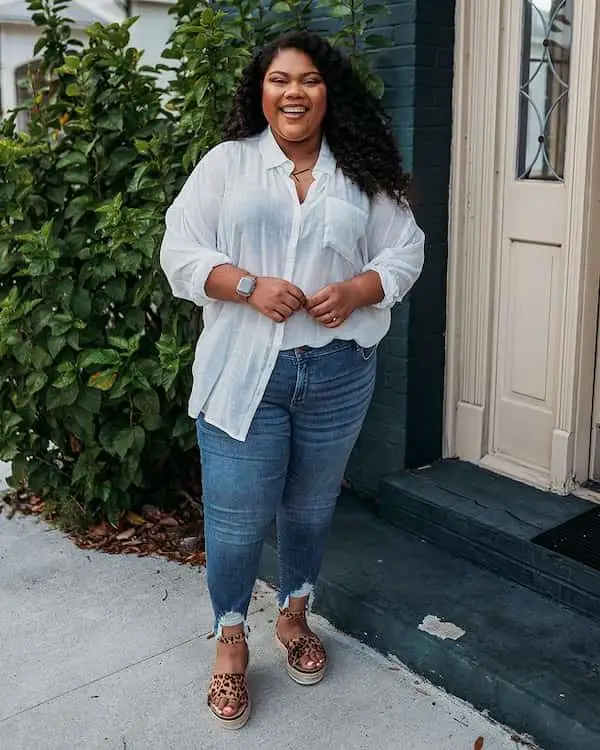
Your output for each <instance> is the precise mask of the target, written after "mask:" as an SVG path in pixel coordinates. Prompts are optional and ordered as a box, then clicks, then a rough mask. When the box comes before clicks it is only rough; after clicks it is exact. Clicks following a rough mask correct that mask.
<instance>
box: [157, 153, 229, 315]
mask: <svg viewBox="0 0 600 750" xmlns="http://www.w3.org/2000/svg"><path fill="white" fill-rule="evenodd" d="M227 145H228V144H226V143H224V144H221V145H220V146H217V147H216V148H214V149H212V151H210V152H209V153H208V154H207V155H206V156H205V157H204V158H203V159H202V160H201V161H200V162H199V163H198V165H197V166H196V168H195V169H194V171H193V172H192V174H191V175H190V176H189V178H188V180H187V181H186V183H185V185H184V186H183V188H182V190H181V192H180V193H179V195H178V196H177V198H175V200H174V201H173V204H172V205H171V206H170V208H169V209H168V211H167V214H166V230H165V234H164V237H163V241H162V245H161V249H160V264H161V266H162V269H163V271H164V272H165V275H166V277H167V279H168V281H169V284H170V286H171V289H172V291H173V294H174V295H175V297H181V298H182V299H186V300H189V301H191V302H194V303H195V304H196V305H198V306H202V305H205V304H207V303H208V302H211V301H213V300H211V298H210V297H208V296H207V294H206V290H205V285H206V280H207V278H208V277H209V275H210V273H211V271H212V270H213V268H216V266H220V265H224V264H227V263H231V259H230V258H229V257H228V256H227V255H226V254H224V253H222V252H219V251H218V250H217V231H218V226H219V213H220V209H221V203H222V200H223V193H224V190H225V175H226V170H227V161H226V159H227V150H226V147H227Z"/></svg>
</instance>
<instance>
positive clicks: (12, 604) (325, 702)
mask: <svg viewBox="0 0 600 750" xmlns="http://www.w3.org/2000/svg"><path fill="white" fill-rule="evenodd" d="M275 614H276V609H275V602H274V597H273V593H272V591H271V590H269V589H268V588H267V587H266V586H265V585H262V584H260V585H258V586H257V590H256V595H255V599H254V601H253V604H252V608H251V614H250V626H251V628H252V635H251V640H250V647H251V665H250V667H251V668H250V690H251V692H252V698H253V715H252V718H251V721H250V722H249V724H248V725H247V727H246V728H245V729H243V730H242V731H241V732H238V733H233V732H229V733H228V732H224V731H223V730H221V729H220V728H219V727H218V726H215V725H214V724H213V723H212V721H211V719H210V717H209V715H208V713H207V709H206V706H205V704H204V691H205V687H206V683H207V678H208V674H209V670H210V666H211V661H212V657H213V651H214V641H213V640H211V639H208V638H207V633H208V631H209V630H210V629H211V610H210V604H209V600H208V596H207V593H206V589H205V585H204V574H203V572H199V571H198V570H194V569H190V568H186V567H182V566H179V565H177V564H175V563H170V562H167V561H164V560H161V559H156V558H137V557H127V556H120V557H113V556H109V555H103V554H99V553H93V552H86V551H82V550H79V549H77V548H76V547H75V546H74V545H73V544H72V543H71V542H70V541H69V540H68V539H67V538H65V537H64V535H62V534H61V533H59V532H57V531H55V530H51V529H49V528H48V527H47V526H46V525H45V524H44V523H42V522H39V521H36V520H34V519H31V518H23V517H15V518H14V519H13V520H11V521H8V520H7V519H6V518H5V517H4V516H3V515H0V675H1V677H0V748H1V750H75V749H77V750H96V749H98V750H100V749H103V750H170V749H171V748H172V749H173V750H208V749H209V748H211V749H212V748H215V749H217V748H242V749H243V750H253V749H254V748H265V749H266V750H271V749H272V750H275V748H277V749H279V748H286V750H296V749H297V750H300V749H302V750H305V749H306V750H320V749H321V748H323V749H325V748H327V750H338V749H339V750H342V749H343V750H370V749H371V748H373V749H375V748H377V749H383V750H387V749H388V748H389V749H390V750H392V749H394V750H417V749H418V750H422V749H424V748H432V749H435V750H473V748H474V745H475V742H476V740H477V739H478V738H479V737H483V739H484V744H483V746H482V747H483V750H515V748H518V747H520V745H519V744H518V743H516V742H515V741H513V740H511V738H510V734H509V733H507V732H505V731H504V730H503V729H501V728H499V727H497V726H495V725H493V724H492V723H490V722H489V721H487V720H486V718H485V717H484V716H482V715H480V714H478V713H477V712H475V711H474V710H473V709H471V708H470V707H467V706H466V705H464V704H463V703H461V702H459V701H458V700H456V699H454V698H452V697H449V696H447V695H446V694H444V693H442V692H440V691H438V690H437V689H435V688H433V687H431V686H430V685H428V684H427V683H424V682H423V681H422V680H421V679H419V678H417V677H415V676H414V675H413V674H411V673H410V672H409V671H408V670H406V669H405V668H404V667H400V666H398V665H395V664H393V663H392V662H390V661H388V660H386V659H384V658H382V657H380V656H379V655H378V654H376V653H374V652H372V651H370V650H369V649H367V648H365V647H363V646H361V645H360V644H359V643H358V642H356V641H354V640H352V639H350V638H347V637H345V636H344V635H342V634H340V633H338V632H336V631H335V630H334V629H333V628H332V627H331V626H330V625H329V624H328V623H326V622H325V621H323V620H319V619H317V620H316V629H318V631H319V633H320V634H321V635H322V636H323V637H324V640H325V641H326V643H327V646H328V649H329V653H330V661H331V671H330V674H329V675H328V677H327V678H326V679H325V681H324V682H323V683H322V684H321V685H319V686H317V687H314V688H302V687H299V686H297V685H295V684H294V683H292V682H291V681H290V680H289V678H288V677H287V676H286V674H285V672H284V669H283V665H282V662H281V656H280V655H279V654H278V653H277V652H276V650H275V648H274V644H273V638H272V632H273V622H274V618H275Z"/></svg>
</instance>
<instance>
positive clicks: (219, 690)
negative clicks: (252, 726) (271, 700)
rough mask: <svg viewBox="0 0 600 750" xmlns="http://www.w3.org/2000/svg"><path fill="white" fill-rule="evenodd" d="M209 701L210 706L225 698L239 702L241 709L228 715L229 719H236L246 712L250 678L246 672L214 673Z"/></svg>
mask: <svg viewBox="0 0 600 750" xmlns="http://www.w3.org/2000/svg"><path fill="white" fill-rule="evenodd" d="M206 698H207V703H208V705H209V706H212V705H215V704H217V703H218V702H219V701H220V700H222V699H223V698H225V699H227V700H228V701H232V702H235V703H237V704H238V706H239V711H238V712H237V713H236V715H235V716H228V717H227V718H228V719H235V718H237V717H238V716H239V715H240V714H241V713H243V712H244V710H245V709H246V706H247V705H248V703H249V700H248V680H247V679H246V675H245V674H229V673H227V672H225V673H223V674H214V675H213V676H212V677H211V679H210V683H209V686H208V693H207V696H206Z"/></svg>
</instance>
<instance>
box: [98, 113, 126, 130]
mask: <svg viewBox="0 0 600 750" xmlns="http://www.w3.org/2000/svg"><path fill="white" fill-rule="evenodd" d="M98 127H99V128H100V129H101V130H119V131H120V130H123V112H121V111H120V110H114V111H113V112H109V113H108V114H106V115H104V117H101V118H100V119H99V120H98Z"/></svg>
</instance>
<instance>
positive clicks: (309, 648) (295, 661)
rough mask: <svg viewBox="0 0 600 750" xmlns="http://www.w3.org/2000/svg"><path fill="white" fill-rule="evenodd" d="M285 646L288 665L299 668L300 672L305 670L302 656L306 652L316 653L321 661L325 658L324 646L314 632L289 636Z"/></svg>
mask: <svg viewBox="0 0 600 750" xmlns="http://www.w3.org/2000/svg"><path fill="white" fill-rule="evenodd" d="M286 648H287V652H288V664H289V665H290V667H293V668H294V669H299V670H300V671H302V672H305V671H306V669H305V668H304V667H303V666H302V657H303V656H305V655H306V654H307V653H313V654H318V656H319V657H320V658H321V660H322V661H323V662H325V661H326V660H327V652H326V651H325V646H323V642H322V641H321V639H320V638H319V637H318V636H317V635H315V634H314V633H311V634H310V635H309V634H306V635H298V636H296V637H295V638H290V640H289V641H288V643H287V646H286Z"/></svg>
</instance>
